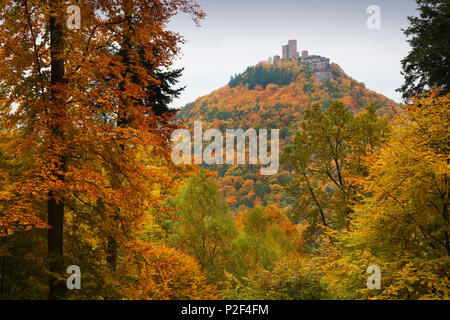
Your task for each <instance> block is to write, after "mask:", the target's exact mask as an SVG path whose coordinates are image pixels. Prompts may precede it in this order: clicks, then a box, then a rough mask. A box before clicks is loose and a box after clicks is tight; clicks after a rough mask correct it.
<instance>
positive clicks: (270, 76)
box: [228, 64, 299, 90]
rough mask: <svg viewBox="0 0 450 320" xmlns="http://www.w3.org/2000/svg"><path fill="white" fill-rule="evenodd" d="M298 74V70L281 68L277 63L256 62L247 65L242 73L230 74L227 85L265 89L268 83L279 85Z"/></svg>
mask: <svg viewBox="0 0 450 320" xmlns="http://www.w3.org/2000/svg"><path fill="white" fill-rule="evenodd" d="M298 74H299V71H298V70H294V69H290V68H289V69H287V68H283V67H280V66H279V65H278V64H270V65H265V64H258V65H256V66H252V67H248V68H247V70H246V71H245V72H244V73H241V74H237V75H235V76H232V77H231V79H230V82H229V83H228V85H229V86H230V88H234V87H236V86H238V85H243V86H245V85H248V88H249V89H250V90H253V89H254V88H255V87H256V86H257V85H259V86H261V87H262V88H263V89H265V88H266V86H267V85H268V84H269V83H273V84H276V85H278V86H280V87H281V86H286V85H288V84H290V83H291V82H292V81H294V80H295V78H296V77H297V75H298Z"/></svg>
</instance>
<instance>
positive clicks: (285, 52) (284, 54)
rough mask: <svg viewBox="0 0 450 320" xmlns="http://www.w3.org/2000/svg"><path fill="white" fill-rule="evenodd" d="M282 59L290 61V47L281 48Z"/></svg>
mask: <svg viewBox="0 0 450 320" xmlns="http://www.w3.org/2000/svg"><path fill="white" fill-rule="evenodd" d="M281 59H289V45H285V46H282V47H281Z"/></svg>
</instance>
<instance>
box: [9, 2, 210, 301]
mask: <svg viewBox="0 0 450 320" xmlns="http://www.w3.org/2000/svg"><path fill="white" fill-rule="evenodd" d="M68 5H70V3H69V2H66V1H56V0H55V1H48V2H47V1H41V0H23V1H2V3H1V6H0V21H1V23H0V38H1V40H0V42H1V43H0V45H1V46H0V57H1V62H0V79H1V82H0V84H1V90H0V93H1V100H0V101H1V112H2V126H3V128H4V132H2V134H3V138H7V139H8V141H7V143H5V148H4V152H5V156H6V158H9V159H10V162H11V163H20V164H21V166H22V171H21V172H19V173H18V174H15V175H12V176H10V178H11V180H10V182H9V183H8V186H7V187H6V190H5V191H4V192H5V193H3V195H6V196H7V199H5V200H8V205H7V207H6V208H5V210H4V211H3V213H2V219H1V220H2V222H1V225H2V230H4V231H3V232H4V235H9V234H11V233H14V232H15V231H17V230H18V228H21V229H25V230H27V229H33V228H43V227H46V228H48V253H49V259H50V260H49V270H48V271H49V275H50V284H49V289H50V290H49V297H50V298H52V299H53V298H63V297H64V295H65V284H64V282H63V281H62V278H63V277H65V268H64V257H63V256H64V255H65V254H66V253H65V252H64V250H63V244H64V239H63V234H65V233H66V232H65V231H64V228H63V227H64V225H65V224H66V223H68V222H73V223H76V222H75V221H76V218H77V215H78V213H79V212H80V211H88V212H91V213H92V214H96V215H100V216H102V217H103V218H104V219H100V221H102V226H101V227H99V228H98V232H99V234H96V235H95V236H96V237H98V241H100V239H102V238H107V236H109V235H111V234H112V233H114V234H115V237H114V239H115V241H117V242H118V243H121V244H122V247H123V248H124V250H127V248H129V247H130V246H131V245H132V244H133V241H132V240H131V239H133V238H134V237H135V233H136V231H137V230H138V229H139V226H140V225H141V224H142V223H143V222H144V221H145V220H146V219H147V217H148V214H151V213H155V212H159V213H160V214H163V213H164V212H166V211H165V210H158V207H159V204H158V203H159V202H160V200H161V199H163V198H164V196H165V195H164V193H165V190H167V189H168V186H171V185H173V183H174V182H173V181H174V180H173V177H174V175H176V170H173V169H170V167H171V161H170V158H169V151H168V142H169V137H170V134H171V130H173V127H170V126H168V125H164V126H162V125H161V124H162V123H164V122H167V118H166V119H164V118H163V116H164V115H163V114H162V113H161V112H160V111H157V110H158V109H161V105H159V106H158V103H157V101H158V99H159V100H161V101H162V102H163V103H164V101H167V100H164V99H165V98H164V97H161V96H160V97H159V98H156V97H158V95H161V92H164V90H165V91H166V92H168V93H169V95H170V94H172V93H171V92H169V91H168V89H167V81H169V84H170V83H171V81H172V80H171V77H172V75H174V74H169V75H168V77H166V79H168V80H167V81H166V82H164V81H165V80H164V79H162V78H164V76H162V74H161V72H162V71H157V70H158V69H160V68H168V67H170V65H171V63H172V61H173V57H174V56H175V55H176V54H177V53H178V50H179V47H178V44H179V43H181V42H182V41H183V38H182V36H181V35H179V34H177V33H174V32H171V31H168V30H166V29H165V27H166V24H167V22H168V20H169V19H170V17H172V16H173V15H175V14H177V13H178V12H181V11H182V12H185V13H188V14H190V15H191V16H192V18H193V20H194V21H195V22H196V23H197V22H198V21H199V19H201V18H202V17H203V16H204V13H203V12H202V11H201V10H200V9H199V7H198V5H197V4H196V3H195V1H186V0H169V1H164V2H160V1H138V0H136V1H134V0H117V1H116V0H105V1H102V0H99V1H80V2H78V3H77V5H78V6H79V7H80V9H81V22H82V23H81V28H80V29H74V30H72V29H71V28H68V27H67V18H68V15H67V7H68ZM126 46H129V48H138V49H139V54H137V52H136V50H134V51H133V50H129V58H128V61H124V60H121V59H117V54H116V52H118V51H120V50H126V48H127V47H126ZM149 62H151V64H150V65H149V64H148V63H149ZM146 64H147V65H148V66H149V67H147V68H145V67H143V66H144V65H146ZM150 66H151V67H150ZM151 68H153V71H152V72H150V70H149V69H151ZM158 72H159V76H157V74H158ZM166 75H167V74H166ZM136 79H138V81H137V80H136ZM161 83H163V88H164V87H165V89H158V90H159V91H158V90H156V89H154V88H158V86H160V85H161ZM148 88H153V91H149V90H147V89H148ZM163 96H164V95H163ZM124 119H126V121H127V126H121V125H120V122H121V121H123V120H124ZM3 141H5V140H3ZM112 172H113V173H114V174H111V173H112ZM5 204H6V202H5ZM44 208H46V209H45V210H44ZM100 208H101V210H100ZM80 217H81V216H80ZM78 222H80V221H78ZM100 243H101V241H100ZM105 250H106V249H105ZM138 258H139V259H142V256H140V257H138Z"/></svg>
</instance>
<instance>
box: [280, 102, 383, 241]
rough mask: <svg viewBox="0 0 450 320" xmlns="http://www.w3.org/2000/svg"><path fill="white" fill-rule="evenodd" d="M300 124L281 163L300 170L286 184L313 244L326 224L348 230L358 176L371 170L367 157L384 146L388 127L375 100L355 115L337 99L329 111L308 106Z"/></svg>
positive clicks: (356, 193) (356, 194)
mask: <svg viewBox="0 0 450 320" xmlns="http://www.w3.org/2000/svg"><path fill="white" fill-rule="evenodd" d="M301 129H302V130H301V131H299V132H297V135H296V137H295V139H294V143H293V144H292V145H290V146H287V147H286V148H285V150H284V154H283V155H282V159H281V163H282V164H284V165H286V166H288V168H290V169H292V170H294V171H295V174H294V176H293V179H291V180H289V181H287V182H286V185H285V186H286V190H287V192H288V193H289V194H291V195H292V196H294V197H295V198H296V199H297V203H296V207H297V209H296V212H297V216H298V218H299V220H300V221H303V222H304V223H306V226H307V229H306V232H305V237H306V239H308V240H309V241H310V242H311V244H313V243H314V242H316V241H317V240H318V238H320V237H321V235H322V233H321V229H322V228H323V227H327V228H332V229H334V230H342V229H349V227H350V220H349V215H350V213H351V212H352V205H353V204H354V203H355V201H356V200H357V197H358V192H357V186H355V184H354V182H353V181H354V177H358V176H363V175H364V174H366V170H365V168H364V164H363V158H364V157H365V156H367V155H368V154H369V153H370V152H372V151H374V150H375V149H376V148H379V147H380V145H381V143H382V142H383V140H384V137H385V136H386V133H387V130H388V128H387V122H386V120H385V119H383V118H380V117H379V116H377V114H376V113H375V109H374V107H373V105H369V106H368V107H367V108H366V112H364V113H360V114H359V115H358V116H356V117H355V116H354V115H353V114H352V113H351V112H349V111H348V110H346V108H345V106H344V105H343V104H342V103H341V102H334V103H332V104H331V106H330V107H329V108H328V109H327V110H326V111H323V110H322V108H320V106H319V105H315V106H313V107H312V108H309V109H307V110H306V111H305V121H304V122H303V123H302V127H301Z"/></svg>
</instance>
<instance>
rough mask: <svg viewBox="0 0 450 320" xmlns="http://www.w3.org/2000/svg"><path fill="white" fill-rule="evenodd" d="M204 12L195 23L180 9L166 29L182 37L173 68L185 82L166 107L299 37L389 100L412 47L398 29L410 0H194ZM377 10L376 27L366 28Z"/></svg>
mask: <svg viewBox="0 0 450 320" xmlns="http://www.w3.org/2000/svg"><path fill="white" fill-rule="evenodd" d="M198 3H199V4H200V5H201V7H202V9H203V10H204V11H205V12H206V14H207V16H206V18H205V20H203V21H202V22H201V26H200V27H197V26H196V25H195V24H194V23H193V22H192V20H191V19H190V17H189V16H188V15H185V14H181V15H177V16H176V17H174V18H173V19H172V21H171V22H170V24H169V25H168V29H169V30H172V31H176V32H179V33H180V34H182V35H183V36H184V37H185V39H186V43H185V44H183V45H181V49H182V50H181V51H182V54H181V55H180V56H179V57H178V59H177V60H176V61H175V64H174V66H173V67H175V68H180V67H183V68H184V69H185V70H184V72H183V75H182V77H181V79H180V83H179V85H180V86H186V89H185V90H184V92H183V93H182V94H181V96H180V97H179V98H178V99H176V100H174V102H173V103H172V105H171V106H172V107H175V108H179V107H182V106H184V105H185V104H187V103H189V102H192V101H194V100H195V99H197V98H198V97H201V96H204V95H207V94H209V93H210V92H212V91H214V90H216V89H219V88H221V87H223V86H224V85H226V84H227V83H228V81H229V80H230V77H231V75H234V74H236V73H240V72H243V71H244V70H245V69H246V68H247V67H248V66H252V65H255V64H256V63H258V62H260V61H263V60H267V58H269V57H270V56H273V55H275V54H278V55H280V56H281V46H282V45H284V44H287V41H288V40H290V39H297V42H298V51H300V52H301V51H302V50H305V49H306V50H308V51H309V54H310V55H311V54H316V55H320V56H324V57H327V58H330V62H335V63H337V64H338V65H339V66H340V67H341V68H342V69H343V70H344V71H345V72H346V73H347V74H348V75H349V76H351V77H352V78H354V79H355V80H357V81H360V82H364V83H365V85H366V87H367V88H369V89H371V90H374V91H376V92H379V93H381V94H383V95H385V96H387V97H388V98H391V99H393V100H394V101H397V102H401V94H400V93H398V92H396V89H397V88H399V87H400V86H401V84H402V82H403V77H402V75H401V74H400V71H401V62H400V61H401V60H402V59H403V58H404V57H405V56H406V55H407V54H408V52H409V50H410V47H409V44H408V43H407V42H406V38H405V36H404V34H403V32H402V30H401V29H402V28H406V27H407V26H408V19H407V17H408V16H411V15H416V14H417V12H416V10H415V9H416V2H415V0H369V1H366V0H339V1H336V0H314V1H312V0H199V1H198ZM371 5H376V6H378V7H379V8H380V28H379V29H369V28H368V27H367V22H366V21H367V20H368V18H369V17H370V16H371V15H372V13H367V8H368V7H369V6H371Z"/></svg>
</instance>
